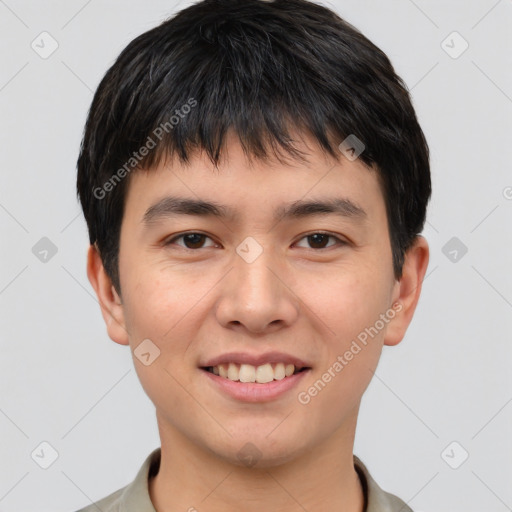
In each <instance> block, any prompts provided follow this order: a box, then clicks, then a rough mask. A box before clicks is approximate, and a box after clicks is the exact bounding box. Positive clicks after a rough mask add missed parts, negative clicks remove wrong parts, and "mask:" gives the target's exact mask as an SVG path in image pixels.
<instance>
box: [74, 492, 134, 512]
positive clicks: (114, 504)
mask: <svg viewBox="0 0 512 512" xmlns="http://www.w3.org/2000/svg"><path fill="white" fill-rule="evenodd" d="M127 487H128V485H127V486H125V487H122V488H121V489H118V490H117V491H115V492H113V493H112V494H109V495H108V496H105V497H104V498H102V499H101V500H99V501H96V502H95V503H91V504H90V505H88V506H87V507H84V508H81V509H80V510H77V511H76V512H98V510H101V511H102V512H119V511H120V508H119V505H120V503H121V496H122V495H123V492H124V491H125V490H126V488H127Z"/></svg>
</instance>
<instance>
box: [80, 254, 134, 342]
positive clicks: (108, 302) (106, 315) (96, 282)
mask: <svg viewBox="0 0 512 512" xmlns="http://www.w3.org/2000/svg"><path fill="white" fill-rule="evenodd" d="M87 277H88V278H89V281H90V283H91V285H92V287H93V288H94V291H95V292H96V296H97V297H98V302H99V303H100V308H101V314H102V315H103V320H104V321H105V324H106V326H107V333H108V335H109V337H110V339H111V340H112V341H115V342H116V343H119V344H120V345H128V344H129V337H128V332H127V331H126V324H125V318H124V307H123V304H122V301H121V298H120V297H119V295H118V293H117V292H116V290H115V288H114V286H113V284H112V281H111V279H110V277H109V276H108V275H107V273H106V271H105V268H104V267H103V262H102V261H101V256H100V254H99V251H98V249H97V248H96V246H95V245H91V246H89V250H88V253H87Z"/></svg>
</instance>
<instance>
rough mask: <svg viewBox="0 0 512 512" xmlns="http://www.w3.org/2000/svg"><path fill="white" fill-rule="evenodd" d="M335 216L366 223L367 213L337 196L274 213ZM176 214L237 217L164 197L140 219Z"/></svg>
mask: <svg viewBox="0 0 512 512" xmlns="http://www.w3.org/2000/svg"><path fill="white" fill-rule="evenodd" d="M329 214H335V215H338V216H340V217H344V218H349V219H353V220H356V221H363V220H366V219H367V217H368V215H367V213H366V211H365V210H364V209H363V208H362V207H361V206H359V205H358V204H356V203H354V202H353V201H351V200H350V199H348V198H343V197H336V198H327V199H322V200H312V201H305V200H298V201H294V202H292V203H289V204H285V205H282V206H279V207H278V208H276V210H274V220H275V221H281V220H286V219H301V218H306V217H310V216H314V215H329ZM178 215H192V216H198V217H217V218H221V219H225V220H228V221H234V220H235V219H236V218H237V216H239V214H238V212H237V210H235V209H233V208H231V207H229V206H226V205H222V204H219V203H217V202H215V201H203V200H200V199H191V198H186V197H176V196H167V197H164V198H163V199H160V200H159V201H158V202H156V203H155V204H153V205H152V206H150V207H149V208H148V209H147V210H146V212H145V213H144V216H143V218H142V223H143V224H144V225H145V226H147V227H149V226H150V225H152V224H154V223H156V222H158V221H160V220H163V219H169V218H173V217H176V216H178Z"/></svg>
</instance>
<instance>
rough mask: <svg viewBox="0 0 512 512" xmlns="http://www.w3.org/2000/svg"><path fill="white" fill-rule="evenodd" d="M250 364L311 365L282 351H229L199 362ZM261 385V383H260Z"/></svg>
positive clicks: (298, 366)
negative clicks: (255, 352) (253, 352)
mask: <svg viewBox="0 0 512 512" xmlns="http://www.w3.org/2000/svg"><path fill="white" fill-rule="evenodd" d="M229 363H236V364H250V365H252V366H261V365H262V364H265V363H271V364H273V363H284V364H293V365H294V366H295V368H304V367H308V368H310V367H311V365H310V364H308V363H306V362H304V361H302V360H300V359H298V358H297V357H295V356H292V355H290V354H286V353H284V352H265V353H264V354H249V353H248V352H229V353H226V354H222V355H220V356H217V357H214V358H212V359H207V360H206V361H204V362H201V363H200V364H199V367H201V368H206V367H208V366H218V365H219V364H229ZM260 386H261V384H260Z"/></svg>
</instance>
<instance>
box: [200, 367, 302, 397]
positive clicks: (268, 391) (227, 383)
mask: <svg viewBox="0 0 512 512" xmlns="http://www.w3.org/2000/svg"><path fill="white" fill-rule="evenodd" d="M310 371H311V369H307V370H303V371H301V372H299V373H294V374H293V375H290V377H285V378H284V379H281V380H273V381H271V382H267V383H266V384H258V383H256V382H240V381H234V380H230V379H226V378H225V377H219V376H218V375H215V374H213V373H210V372H209V371H207V370H203V369H201V372H202V373H204V374H205V375H206V377H208V378H209V379H210V380H211V382H213V383H214V385H216V386H218V388H219V389H220V390H221V391H223V392H224V393H226V394H228V395H230V396H231V397H233V398H235V399H236V400H240V401H242V402H269V401H270V400H275V399H276V398H278V397H280V396H282V395H284V394H285V393H286V392H287V391H290V390H291V389H292V388H294V387H295V386H297V385H298V384H299V382H300V381H301V380H302V379H303V378H304V376H305V375H306V374H308V373H309V372H310Z"/></svg>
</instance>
